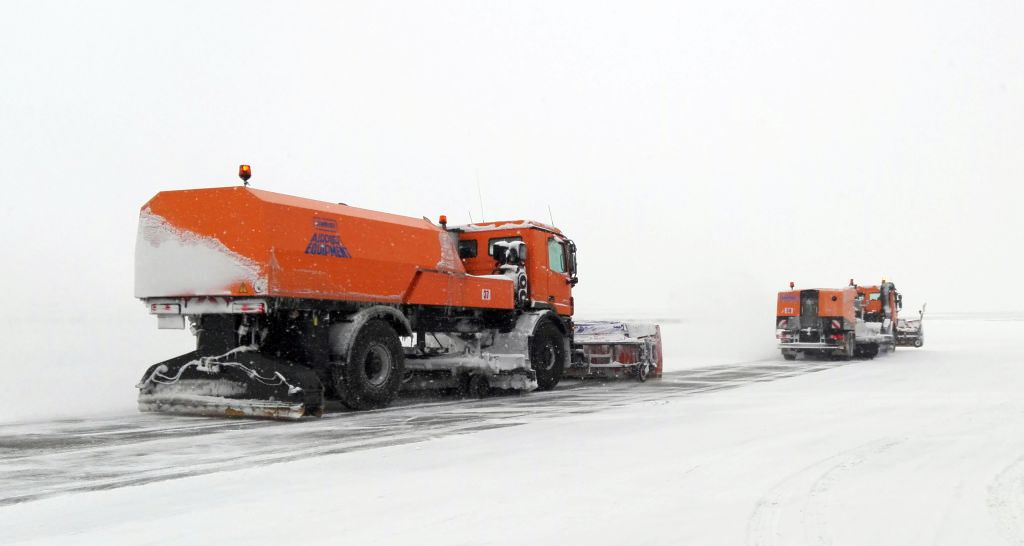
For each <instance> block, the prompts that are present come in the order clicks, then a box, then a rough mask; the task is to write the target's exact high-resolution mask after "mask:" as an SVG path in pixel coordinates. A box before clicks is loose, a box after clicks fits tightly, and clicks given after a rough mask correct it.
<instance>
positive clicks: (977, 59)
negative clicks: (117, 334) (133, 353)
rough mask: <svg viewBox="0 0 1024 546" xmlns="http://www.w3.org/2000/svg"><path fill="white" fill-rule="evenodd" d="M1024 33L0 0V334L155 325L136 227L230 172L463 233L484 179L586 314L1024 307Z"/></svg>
mask: <svg viewBox="0 0 1024 546" xmlns="http://www.w3.org/2000/svg"><path fill="white" fill-rule="evenodd" d="M1022 28H1024V3H1021V2H1019V1H1011V2H957V3H953V2H916V3H914V2H912V3H908V2H893V1H884V2H852V3H838V2H756V1H750V2H664V3H643V2H617V3H606V2H594V1H586V2H551V1H540V2H527V1H516V2H480V1H467V2H322V3H314V2H305V3H303V2H277V3H264V2H252V1H247V2H237V3H229V2H174V3H171V2H167V3H164V4H157V3H152V2H124V3H109V2H76V3H72V2H67V3H60V2H11V1H5V2H3V3H2V4H0V77H2V81H3V85H0V185H2V193H0V195H2V200H0V228H2V232H0V255H2V256H3V260H4V265H3V268H2V270H0V276H2V279H3V286H4V287H5V290H6V291H7V292H8V293H7V294H5V297H4V302H5V304H6V306H7V308H8V310H9V312H8V313H6V314H8V315H9V317H10V316H12V315H13V314H14V313H21V314H22V315H20V316H30V317H31V316H49V317H64V316H68V315H74V314H78V315H81V314H84V313H93V314H115V313H116V314H124V313H129V314H131V315H133V319H132V320H148V317H145V316H144V311H143V309H142V308H141V306H138V304H137V303H135V302H134V301H133V300H132V274H133V268H132V252H133V247H134V238H135V229H136V228H135V224H136V219H137V213H138V208H139V206H141V205H142V204H143V203H144V202H145V201H146V200H147V199H148V198H149V197H151V196H152V195H153V194H155V193H156V192H157V191H160V190H164V189H176V188H194V187H204V186H220V185H233V184H236V183H237V178H236V177H235V171H236V168H237V165H238V164H239V163H243V162H244V163H251V164H252V166H253V171H254V177H253V183H254V185H255V186H256V187H259V188H263V189H268V190H273V191H279V192H284V193H292V194H296V195H301V196H305V197H313V198H319V199H324V200H329V201H344V202H346V203H348V204H351V205H357V206H361V207H366V208H372V209H378V210H384V211H389V212H396V213H400V214H407V215H410V216H417V217H418V216H428V217H431V218H436V217H437V215H438V214H441V213H445V214H447V215H448V217H449V219H450V220H451V221H452V222H454V223H461V222H465V221H467V220H468V219H469V217H468V215H469V213H470V211H472V213H473V215H474V218H475V219H477V220H479V218H480V205H479V202H478V194H477V182H476V180H477V177H479V180H480V188H481V190H482V193H483V201H484V203H483V208H484V212H483V213H484V216H485V218H487V219H492V220H493V219H499V218H500V219H512V218H523V217H528V218H535V219H539V220H547V219H548V207H549V206H550V207H551V210H552V212H553V216H554V221H555V223H556V224H557V225H559V226H560V227H562V228H563V229H564V230H565V231H566V233H567V234H568V235H570V236H571V237H573V238H574V239H575V240H576V241H577V243H578V244H579V247H580V266H581V272H580V276H581V279H582V280H581V283H580V285H579V286H578V288H577V308H578V310H579V311H580V313H581V314H584V315H591V316H593V313H594V312H597V311H599V310H603V309H629V310H633V309H636V310H638V311H644V312H651V313H653V312H678V313H680V314H682V315H686V316H701V315H704V314H706V313H708V312H709V311H710V310H712V309H717V310H719V311H722V310H724V311H725V312H726V313H737V314H747V315H749V314H755V315H759V314H763V315H764V316H765V323H766V325H770V324H771V320H772V319H771V317H772V315H773V313H774V291H775V290H778V289H781V288H783V287H784V286H785V285H786V284H787V283H788V282H789V281H791V280H792V281H796V282H797V283H798V284H799V285H801V286H805V287H809V286H812V285H841V284H844V283H845V282H846V280H847V279H849V278H850V277H854V278H857V279H858V280H859V281H861V282H863V283H868V282H872V281H876V280H877V279H879V278H880V277H882V276H886V277H888V278H890V279H892V280H894V281H895V282H896V283H897V286H898V287H899V288H901V289H902V290H903V292H904V293H905V294H906V297H907V301H908V303H909V304H911V305H917V304H919V303H920V302H922V301H928V302H930V304H931V306H930V308H931V309H933V310H941V311H958V310H1021V309H1024V297H1022V295H1021V293H1020V291H1018V290H1015V287H1016V286H1017V285H1019V284H1020V283H1019V281H1018V278H1019V276H1020V269H1021V264H1022V259H1021V258H1020V256H1019V253H1020V252H1021V247H1022V244H1021V240H1022V238H1024V236H1022V234H1024V229H1022V228H1024V220H1022V215H1021V213H1020V208H1021V205H1020V201H1021V198H1022V197H1024V191H1022V189H1021V186H1020V184H1021V181H1022V177H1021V167H1022V157H1024V156H1022V153H1021V152H1022V147H1024V102H1022V101H1024V47H1022V45H1024V43H1022V34H1021V29H1022ZM134 315H138V316H134ZM767 327H768V328H770V326H767ZM154 329H155V327H154ZM758 334H759V335H760V334H761V332H758ZM154 335H155V333H154ZM139 369H140V370H141V369H142V368H141V365H140V368H139Z"/></svg>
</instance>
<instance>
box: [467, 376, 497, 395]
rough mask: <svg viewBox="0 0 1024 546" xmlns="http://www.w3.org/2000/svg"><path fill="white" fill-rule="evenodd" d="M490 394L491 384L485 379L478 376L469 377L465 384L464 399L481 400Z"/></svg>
mask: <svg viewBox="0 0 1024 546" xmlns="http://www.w3.org/2000/svg"><path fill="white" fill-rule="evenodd" d="M490 394H491V383H490V382H489V381H487V378H486V377H484V376H483V375H480V374H473V375H471V376H470V377H469V382H468V383H467V384H466V398H474V399H476V400H483V399H484V398H487V397H488V396H490Z"/></svg>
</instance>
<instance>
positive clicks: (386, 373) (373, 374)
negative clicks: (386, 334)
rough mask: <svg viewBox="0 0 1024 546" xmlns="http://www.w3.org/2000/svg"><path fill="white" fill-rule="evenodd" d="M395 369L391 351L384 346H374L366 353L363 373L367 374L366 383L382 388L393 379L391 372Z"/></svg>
mask: <svg viewBox="0 0 1024 546" xmlns="http://www.w3.org/2000/svg"><path fill="white" fill-rule="evenodd" d="M393 368H394V366H393V361H392V359H391V351H388V349H387V347H384V346H383V345H373V346H371V347H370V350H369V351H366V357H365V358H364V359H363V373H364V374H366V382H367V383H369V384H370V385H372V386H374V387H380V386H382V385H384V384H385V383H387V382H388V379H389V378H390V377H391V370H392V369H393Z"/></svg>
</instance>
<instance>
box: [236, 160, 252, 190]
mask: <svg viewBox="0 0 1024 546" xmlns="http://www.w3.org/2000/svg"><path fill="white" fill-rule="evenodd" d="M238 178H241V179H242V183H243V184H245V185H246V186H248V185H249V179H250V178H252V167H250V166H248V165H239V166H238Z"/></svg>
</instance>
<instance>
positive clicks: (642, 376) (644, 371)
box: [636, 364, 651, 383]
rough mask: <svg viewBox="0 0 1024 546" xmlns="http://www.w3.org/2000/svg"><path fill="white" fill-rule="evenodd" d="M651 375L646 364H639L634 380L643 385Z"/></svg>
mask: <svg viewBox="0 0 1024 546" xmlns="http://www.w3.org/2000/svg"><path fill="white" fill-rule="evenodd" d="M650 374H651V371H650V368H649V367H648V366H647V364H640V365H639V366H637V367H636V379H637V381H639V382H641V383H643V382H645V381H647V376H648V375H650Z"/></svg>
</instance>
